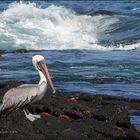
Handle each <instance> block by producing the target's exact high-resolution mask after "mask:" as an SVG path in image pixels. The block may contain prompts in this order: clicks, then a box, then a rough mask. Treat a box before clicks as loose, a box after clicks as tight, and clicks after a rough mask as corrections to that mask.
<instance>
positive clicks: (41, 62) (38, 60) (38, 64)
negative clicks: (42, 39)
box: [32, 55, 55, 93]
mask: <svg viewBox="0 0 140 140" xmlns="http://www.w3.org/2000/svg"><path fill="white" fill-rule="evenodd" d="M32 62H33V65H34V66H35V68H36V69H37V70H38V71H39V73H40V72H41V73H42V74H43V76H45V78H46V80H48V81H49V84H50V86H51V89H52V92H53V93H55V88H54V85H53V83H52V80H51V76H50V74H49V71H48V68H47V66H46V64H45V59H44V57H43V56H42V55H35V56H33V57H32ZM42 74H41V75H40V76H41V78H42V77H43V76H42Z"/></svg>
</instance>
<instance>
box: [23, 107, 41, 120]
mask: <svg viewBox="0 0 140 140" xmlns="http://www.w3.org/2000/svg"><path fill="white" fill-rule="evenodd" d="M23 112H24V114H25V116H26V118H27V119H28V120H30V121H32V122H33V121H35V120H37V119H39V118H41V116H40V115H34V114H31V113H30V112H29V111H28V110H27V109H23Z"/></svg>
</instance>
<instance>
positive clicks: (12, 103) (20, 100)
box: [0, 55, 55, 121]
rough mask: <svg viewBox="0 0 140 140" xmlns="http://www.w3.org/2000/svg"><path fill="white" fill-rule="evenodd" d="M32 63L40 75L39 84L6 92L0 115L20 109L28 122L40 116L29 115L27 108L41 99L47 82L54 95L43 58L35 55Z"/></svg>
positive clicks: (0, 107) (22, 86)
mask: <svg viewBox="0 0 140 140" xmlns="http://www.w3.org/2000/svg"><path fill="white" fill-rule="evenodd" d="M32 62H33V65H34V66H35V68H36V69H37V71H38V73H39V75H40V81H39V84H23V85H20V86H18V87H16V88H12V89H10V90H8V91H7V92H6V93H5V95H4V97H3V100H2V104H1V106H0V114H9V113H11V112H13V111H15V110H17V109H21V110H23V112H24V114H25V116H26V118H27V119H29V120H30V121H34V120H36V119H38V118H40V115H34V114H31V113H30V112H29V111H28V109H27V107H28V106H29V105H31V104H33V103H35V102H37V101H39V100H41V99H42V98H43V96H44V94H45V93H46V91H47V82H49V84H50V87H51V89H52V92H53V93H55V88H54V86H53V83H52V80H51V77H50V75H49V72H48V69H47V66H46V64H45V59H44V57H43V56H41V55H35V56H33V57H32Z"/></svg>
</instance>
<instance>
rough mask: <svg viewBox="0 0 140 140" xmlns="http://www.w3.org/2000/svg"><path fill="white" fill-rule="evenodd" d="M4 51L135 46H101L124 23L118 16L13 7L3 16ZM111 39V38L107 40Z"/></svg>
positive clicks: (59, 8) (0, 33) (0, 37)
mask: <svg viewBox="0 0 140 140" xmlns="http://www.w3.org/2000/svg"><path fill="white" fill-rule="evenodd" d="M0 19H1V20H0V49H2V50H14V49H27V50H64V49H88V50H132V49H136V48H140V43H135V44H132V45H101V43H100V41H102V40H104V39H105V38H106V36H107V35H108V33H110V32H112V31H114V30H115V29H114V28H117V27H114V28H113V29H112V27H113V26H115V25H116V24H117V23H119V22H120V20H119V18H117V16H110V15H100V14H97V15H95V16H90V15H78V14H76V12H74V11H73V10H71V9H68V8H65V7H63V6H55V5H51V6H49V7H47V8H44V9H42V8H41V7H38V6H37V5H36V4H35V3H23V2H19V3H12V4H10V5H9V7H8V8H7V9H6V10H5V11H2V12H1V13H0ZM107 39H108V38H107Z"/></svg>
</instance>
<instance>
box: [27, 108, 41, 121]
mask: <svg viewBox="0 0 140 140" xmlns="http://www.w3.org/2000/svg"><path fill="white" fill-rule="evenodd" d="M26 112H27V113H28V114H29V115H30V116H33V117H35V118H37V119H40V118H41V116H40V115H34V114H31V113H30V112H29V110H28V109H27V108H26Z"/></svg>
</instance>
